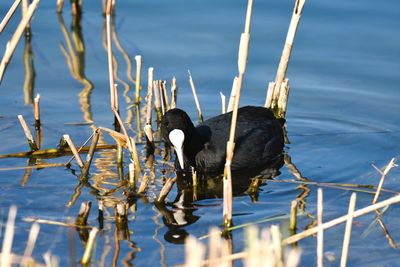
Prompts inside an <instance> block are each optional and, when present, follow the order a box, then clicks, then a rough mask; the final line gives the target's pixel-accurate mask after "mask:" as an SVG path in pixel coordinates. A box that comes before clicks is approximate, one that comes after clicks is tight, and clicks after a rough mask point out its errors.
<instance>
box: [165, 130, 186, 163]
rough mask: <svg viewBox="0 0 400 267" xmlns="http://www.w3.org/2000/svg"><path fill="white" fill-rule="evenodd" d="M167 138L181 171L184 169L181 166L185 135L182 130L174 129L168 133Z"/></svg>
mask: <svg viewBox="0 0 400 267" xmlns="http://www.w3.org/2000/svg"><path fill="white" fill-rule="evenodd" d="M168 137H169V140H170V141H171V143H172V145H173V146H174V149H175V152H176V156H177V157H178V161H179V165H180V166H181V168H182V170H183V169H184V168H185V167H184V165H183V141H185V134H184V133H183V131H182V130H179V129H175V130H172V131H171V132H170V133H169V136H168Z"/></svg>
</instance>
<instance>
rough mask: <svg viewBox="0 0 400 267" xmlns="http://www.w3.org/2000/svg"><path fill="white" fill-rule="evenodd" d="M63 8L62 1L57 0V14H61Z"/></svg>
mask: <svg viewBox="0 0 400 267" xmlns="http://www.w3.org/2000/svg"><path fill="white" fill-rule="evenodd" d="M63 7H64V0H57V13H58V14H61V13H62V11H63Z"/></svg>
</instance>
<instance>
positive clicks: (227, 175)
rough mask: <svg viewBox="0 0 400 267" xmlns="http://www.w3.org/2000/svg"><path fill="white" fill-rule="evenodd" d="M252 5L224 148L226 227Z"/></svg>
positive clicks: (228, 218)
mask: <svg viewBox="0 0 400 267" xmlns="http://www.w3.org/2000/svg"><path fill="white" fill-rule="evenodd" d="M252 7H253V0H249V1H248V4H247V12H246V22H245V27H244V32H243V33H242V34H241V36H240V44H239V54H238V72H239V76H238V82H237V86H236V87H237V88H236V97H235V101H234V105H233V111H232V120H231V129H230V133H229V141H228V143H227V149H226V163H225V170H224V179H223V188H224V204H223V221H224V223H223V224H224V227H225V228H227V227H229V226H230V225H231V223H232V175H231V163H232V158H233V150H234V147H235V143H234V140H235V131H236V120H237V115H238V108H239V100H240V91H241V89H242V83H243V76H244V73H245V71H246V64H247V56H248V50H249V41H250V22H251V13H252Z"/></svg>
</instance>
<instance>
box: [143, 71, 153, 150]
mask: <svg viewBox="0 0 400 267" xmlns="http://www.w3.org/2000/svg"><path fill="white" fill-rule="evenodd" d="M153 80H154V68H153V67H150V68H149V70H148V75H147V95H146V126H147V125H149V126H150V130H151V113H152V112H151V109H152V106H153ZM146 126H145V128H144V132H145V134H146V137H147V139H148V140H149V141H151V142H152V141H153V134H149V131H148V130H147V132H146Z"/></svg>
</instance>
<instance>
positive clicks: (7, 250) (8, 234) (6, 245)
mask: <svg viewBox="0 0 400 267" xmlns="http://www.w3.org/2000/svg"><path fill="white" fill-rule="evenodd" d="M16 216H17V207H16V206H14V205H12V206H11V207H10V210H9V211H8V219H7V225H6V230H5V233H4V239H3V246H2V249H1V258H0V260H1V265H0V266H1V267H8V266H11V260H12V259H11V251H12V244H13V239H14V231H15V227H14V225H15V217H16Z"/></svg>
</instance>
